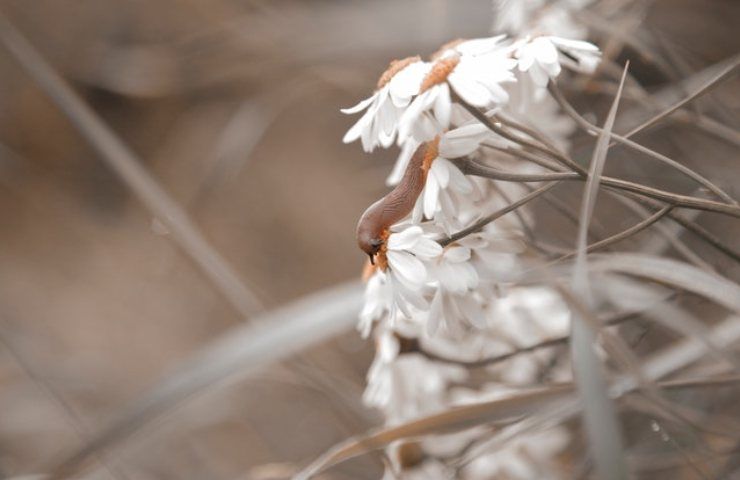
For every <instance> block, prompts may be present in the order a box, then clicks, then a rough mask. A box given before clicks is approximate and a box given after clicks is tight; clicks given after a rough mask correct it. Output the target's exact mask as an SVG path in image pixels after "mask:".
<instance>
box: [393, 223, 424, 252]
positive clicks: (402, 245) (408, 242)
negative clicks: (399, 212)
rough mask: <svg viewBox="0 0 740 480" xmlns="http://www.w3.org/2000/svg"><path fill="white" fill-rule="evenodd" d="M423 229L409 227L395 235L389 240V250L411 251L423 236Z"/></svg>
mask: <svg viewBox="0 0 740 480" xmlns="http://www.w3.org/2000/svg"><path fill="white" fill-rule="evenodd" d="M423 233H424V232H423V231H422V229H421V227H417V226H413V227H409V228H407V229H405V230H403V231H401V232H398V233H393V234H391V235H390V237H389V238H388V249H389V250H409V249H410V248H412V247H413V246H414V245H415V244H416V242H417V241H418V240H419V238H420V237H421V236H422V235H423Z"/></svg>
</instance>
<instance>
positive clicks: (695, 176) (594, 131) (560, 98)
mask: <svg viewBox="0 0 740 480" xmlns="http://www.w3.org/2000/svg"><path fill="white" fill-rule="evenodd" d="M547 88H548V90H549V91H550V93H551V94H552V96H553V98H555V100H556V101H557V102H558V104H559V105H560V107H561V108H562V109H563V111H564V112H565V113H566V114H568V116H570V117H571V118H572V119H573V120H574V121H575V122H576V124H577V125H578V126H579V127H580V128H581V129H582V130H583V131H585V132H586V133H588V134H589V135H593V136H596V135H599V134H600V133H601V131H602V129H601V128H600V127H598V126H596V125H593V124H592V123H590V122H589V121H588V120H586V119H585V118H583V117H582V116H581V114H580V113H578V111H577V110H576V109H575V108H574V107H573V105H571V104H570V103H569V102H568V101H567V100H566V99H565V96H564V95H563V93H562V92H561V91H560V89H559V88H558V87H557V84H556V83H555V82H550V83H549V84H548V87H547ZM611 138H613V139H614V140H615V141H617V142H618V143H622V144H624V145H626V146H628V147H630V148H632V149H634V150H636V151H638V152H640V153H643V154H645V155H648V156H650V157H652V158H655V159H656V160H658V161H660V162H662V163H665V164H666V165H669V166H671V167H672V168H674V169H676V170H678V171H679V172H681V173H683V174H684V175H686V176H687V177H689V178H691V179H692V180H694V181H696V182H697V183H699V184H700V185H701V186H703V187H706V188H707V189H709V190H710V191H711V192H712V193H714V194H715V195H717V196H718V197H719V198H721V199H722V200H724V201H725V202H727V203H728V204H733V205H737V201H736V200H735V199H734V198H732V197H731V196H730V195H729V194H727V193H726V192H725V191H723V190H722V189H721V188H719V187H718V186H717V185H715V184H714V183H712V182H711V181H709V180H708V179H706V178H704V177H703V176H701V175H700V174H699V173H697V172H695V171H694V170H692V169H690V168H688V167H687V166H685V165H682V164H680V163H678V162H677V161H675V160H673V159H671V158H668V157H666V156H665V155H663V154H661V153H658V152H656V151H654V150H651V149H649V148H647V147H645V146H643V145H640V144H639V143H636V142H633V141H632V140H630V139H628V138H626V137H624V136H621V135H617V134H616V133H612V134H611Z"/></svg>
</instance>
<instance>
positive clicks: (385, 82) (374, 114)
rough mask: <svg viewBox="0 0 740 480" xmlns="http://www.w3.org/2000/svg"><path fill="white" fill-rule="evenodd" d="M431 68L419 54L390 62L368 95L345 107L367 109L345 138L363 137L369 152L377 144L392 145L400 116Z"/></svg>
mask: <svg viewBox="0 0 740 480" xmlns="http://www.w3.org/2000/svg"><path fill="white" fill-rule="evenodd" d="M428 69H429V65H428V64H427V63H425V62H422V61H421V60H420V59H419V57H409V58H405V59H403V60H394V61H393V62H391V64H390V66H389V67H388V69H387V70H386V71H385V72H384V73H383V75H382V76H381V77H380V80H378V87H377V89H376V90H375V92H374V93H373V94H372V95H371V96H370V97H369V98H366V99H365V100H362V101H361V102H360V103H358V104H357V105H355V106H354V107H351V108H346V109H342V113H346V114H353V113H359V112H362V111H363V110H364V111H365V113H364V114H363V115H362V117H360V119H359V120H358V121H357V123H355V124H354V125H353V126H352V127H351V128H350V129H349V130H348V131H347V133H346V134H345V135H344V138H343V139H342V141H343V142H344V143H351V142H354V141H355V140H357V139H360V140H361V142H362V147H363V149H364V150H365V151H366V152H372V151H373V150H374V149H375V147H377V146H378V145H381V146H382V147H384V148H388V147H389V146H391V145H392V144H393V141H394V139H395V136H396V130H397V125H398V119H399V118H400V116H401V114H402V113H403V111H404V110H405V109H406V107H408V105H409V103H410V102H411V99H412V98H413V97H414V95H416V94H417V93H419V88H420V86H421V81H422V79H423V78H424V76H425V75H426V73H427V71H428Z"/></svg>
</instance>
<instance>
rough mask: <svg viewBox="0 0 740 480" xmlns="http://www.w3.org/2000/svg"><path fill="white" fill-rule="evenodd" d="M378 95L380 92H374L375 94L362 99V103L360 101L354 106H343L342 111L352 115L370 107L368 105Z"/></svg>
mask: <svg viewBox="0 0 740 480" xmlns="http://www.w3.org/2000/svg"><path fill="white" fill-rule="evenodd" d="M377 96H378V94H377V93H374V94H373V95H371V96H370V97H368V98H366V99H365V100H362V101H361V102H360V103H358V104H357V105H355V106H354V107H350V108H342V109H341V110H340V112H342V113H346V114H348V115H351V114H353V113H357V112H360V111H362V110H365V109H366V108H367V107H368V105H370V104H371V103H373V100H375V98H376V97H377Z"/></svg>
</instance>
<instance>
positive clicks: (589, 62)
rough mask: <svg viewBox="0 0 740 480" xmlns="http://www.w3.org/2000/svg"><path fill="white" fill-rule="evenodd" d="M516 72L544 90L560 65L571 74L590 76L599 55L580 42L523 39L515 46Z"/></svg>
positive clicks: (595, 50) (555, 39)
mask: <svg viewBox="0 0 740 480" xmlns="http://www.w3.org/2000/svg"><path fill="white" fill-rule="evenodd" d="M514 55H515V57H516V58H517V59H518V65H517V67H518V69H519V71H520V72H527V73H528V74H529V76H530V78H531V79H532V80H533V81H534V83H535V85H537V86H538V87H545V86H547V82H548V81H549V80H550V79H554V78H557V76H558V75H560V71H561V70H562V68H561V64H562V65H565V66H567V67H568V68H571V69H573V70H577V71H582V72H587V73H588V72H592V71H593V70H594V69H595V68H596V65H597V64H598V61H599V57H600V55H601V52H600V51H599V48H598V47H597V46H596V45H593V44H591V43H588V42H584V41H581V40H568V39H565V38H560V37H555V36H541V37H535V38H529V37H528V38H526V39H524V40H522V41H520V42H518V44H516V46H515V53H514Z"/></svg>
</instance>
